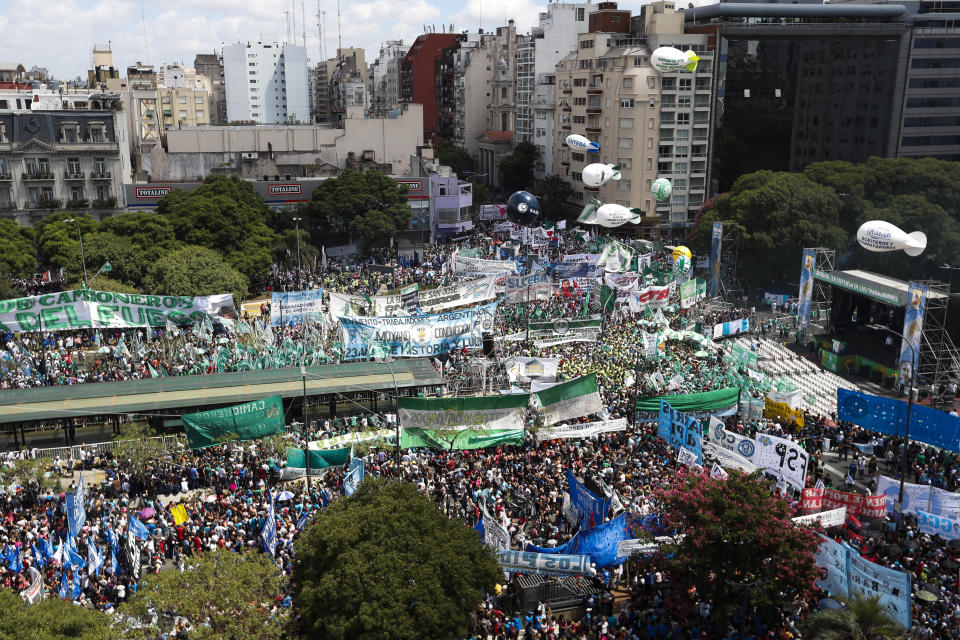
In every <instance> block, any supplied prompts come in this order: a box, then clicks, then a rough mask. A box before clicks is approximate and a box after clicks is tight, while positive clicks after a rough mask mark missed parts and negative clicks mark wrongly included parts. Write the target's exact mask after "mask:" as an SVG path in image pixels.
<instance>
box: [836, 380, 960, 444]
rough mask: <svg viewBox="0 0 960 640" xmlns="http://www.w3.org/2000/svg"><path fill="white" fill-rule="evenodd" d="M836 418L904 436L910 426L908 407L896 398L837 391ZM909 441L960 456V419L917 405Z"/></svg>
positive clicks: (847, 390)
mask: <svg viewBox="0 0 960 640" xmlns="http://www.w3.org/2000/svg"><path fill="white" fill-rule="evenodd" d="M837 417H838V419H840V420H843V421H845V422H852V423H853V424H855V425H857V426H860V427H863V428H864V429H867V430H869V431H877V432H879V433H883V434H887V435H902V434H903V433H904V426H905V425H906V422H907V403H906V402H903V401H900V400H896V399H894V398H881V397H879V396H872V395H870V394H867V393H861V392H859V391H850V390H849V389H837ZM910 439H911V440H916V441H918V442H923V443H925V444H930V445H933V446H935V447H939V448H941V449H947V450H948V451H953V452H960V418H957V417H955V416H951V415H950V414H949V413H946V412H944V411H939V410H937V409H931V408H930V407H925V406H923V405H919V404H914V405H913V408H911V409H910Z"/></svg>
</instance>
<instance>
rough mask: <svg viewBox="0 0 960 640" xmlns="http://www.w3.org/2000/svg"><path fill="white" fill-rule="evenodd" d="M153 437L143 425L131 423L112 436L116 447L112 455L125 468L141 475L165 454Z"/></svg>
mask: <svg viewBox="0 0 960 640" xmlns="http://www.w3.org/2000/svg"><path fill="white" fill-rule="evenodd" d="M155 436H156V434H155V433H153V431H152V430H151V429H150V428H149V427H148V426H147V425H146V424H145V423H143V422H133V423H131V424H129V425H127V426H126V427H124V428H123V430H122V431H121V432H120V433H119V434H118V435H116V436H114V438H113V441H114V442H116V443H117V445H116V448H115V449H114V450H113V455H114V457H115V458H116V459H117V460H118V461H119V462H120V464H121V465H123V466H124V467H125V468H128V469H131V470H132V471H134V472H136V473H142V472H143V471H145V470H146V469H147V468H148V467H151V466H153V465H154V463H155V462H156V461H157V460H158V459H160V458H161V457H163V455H164V454H165V453H166V449H164V448H163V444H161V441H160V440H158V439H157V438H156V437H155Z"/></svg>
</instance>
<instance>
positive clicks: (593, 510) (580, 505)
mask: <svg viewBox="0 0 960 640" xmlns="http://www.w3.org/2000/svg"><path fill="white" fill-rule="evenodd" d="M567 490H568V492H569V494H570V506H571V507H572V508H573V510H574V511H576V513H577V516H578V520H579V522H580V528H581V529H588V528H590V527H595V526H597V525H600V524H603V522H604V520H606V518H607V510H608V509H609V508H610V501H609V500H604V499H602V498H600V497H599V496H597V495H595V494H594V493H593V492H592V491H590V490H589V489H587V488H586V487H585V486H584V485H583V483H582V482H580V481H579V480H577V478H576V476H574V475H573V472H572V471H570V470H569V469H567Z"/></svg>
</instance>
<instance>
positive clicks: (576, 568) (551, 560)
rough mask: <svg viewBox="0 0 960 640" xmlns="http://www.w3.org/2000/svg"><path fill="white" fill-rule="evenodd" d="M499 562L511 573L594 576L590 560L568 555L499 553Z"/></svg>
mask: <svg viewBox="0 0 960 640" xmlns="http://www.w3.org/2000/svg"><path fill="white" fill-rule="evenodd" d="M497 562H498V563H499V564H500V566H501V567H502V568H503V570H504V571H509V572H511V573H544V574H577V575H581V576H590V575H594V573H595V571H594V570H593V568H592V567H591V566H590V558H589V557H587V556H577V555H568V554H563V555H560V554H550V553H536V552H531V551H511V550H509V549H500V550H499V551H497Z"/></svg>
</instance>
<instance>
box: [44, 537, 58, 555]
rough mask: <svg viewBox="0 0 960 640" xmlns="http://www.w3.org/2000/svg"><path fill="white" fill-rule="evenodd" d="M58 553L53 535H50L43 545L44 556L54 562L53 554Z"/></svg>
mask: <svg viewBox="0 0 960 640" xmlns="http://www.w3.org/2000/svg"><path fill="white" fill-rule="evenodd" d="M56 552H57V550H56V549H54V548H53V535H52V534H51V535H48V536H47V540H46V542H45V543H44V545H43V555H45V556H47V559H49V560H52V559H53V554H54V553H56Z"/></svg>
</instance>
